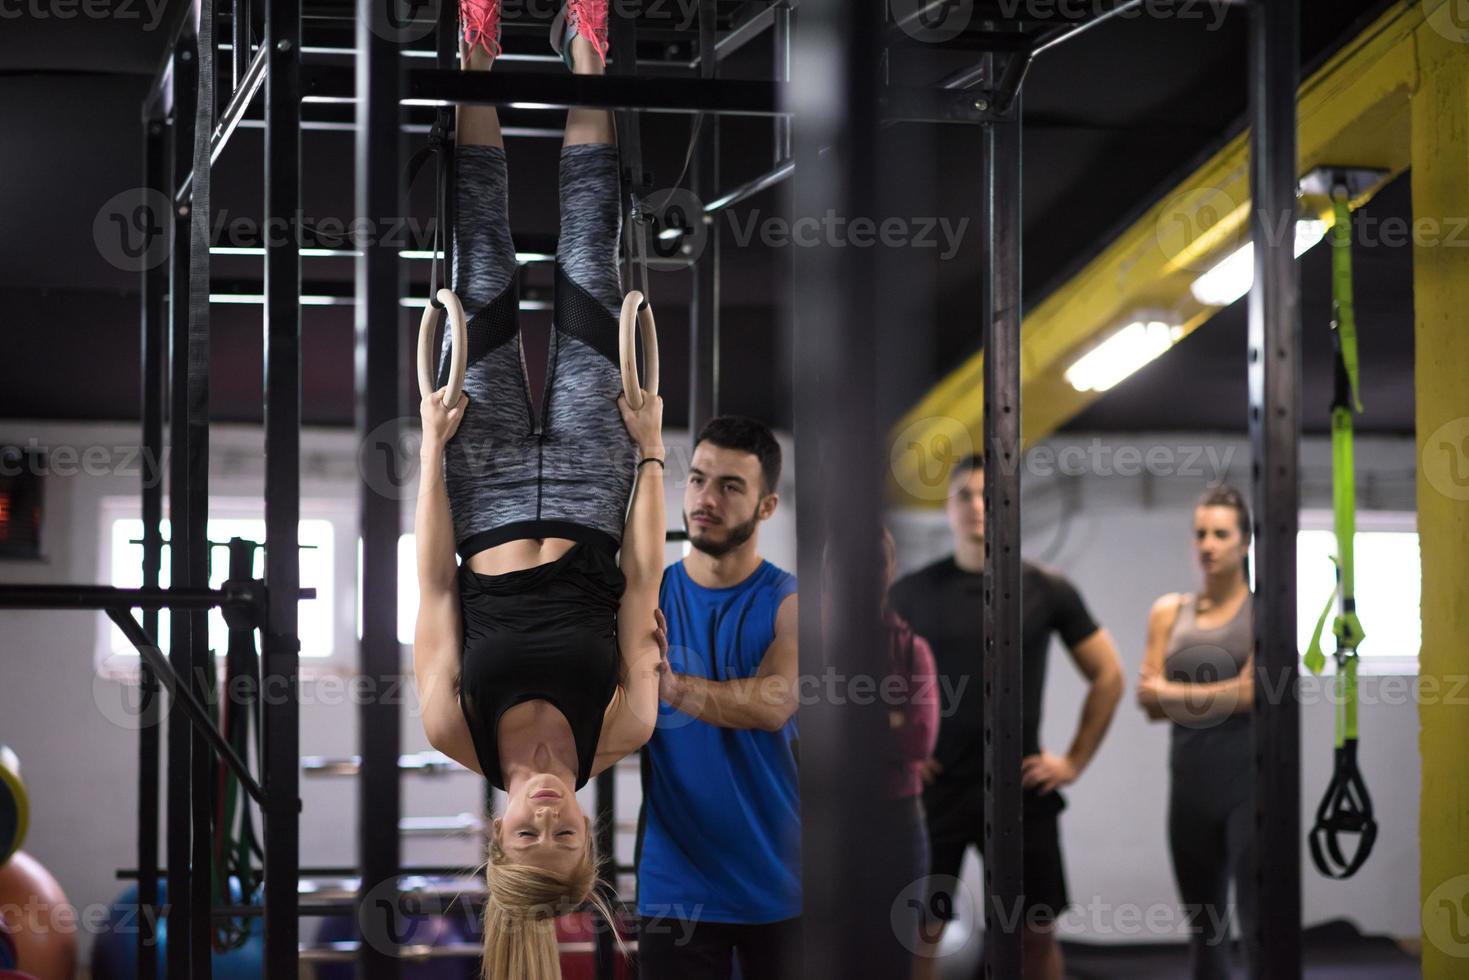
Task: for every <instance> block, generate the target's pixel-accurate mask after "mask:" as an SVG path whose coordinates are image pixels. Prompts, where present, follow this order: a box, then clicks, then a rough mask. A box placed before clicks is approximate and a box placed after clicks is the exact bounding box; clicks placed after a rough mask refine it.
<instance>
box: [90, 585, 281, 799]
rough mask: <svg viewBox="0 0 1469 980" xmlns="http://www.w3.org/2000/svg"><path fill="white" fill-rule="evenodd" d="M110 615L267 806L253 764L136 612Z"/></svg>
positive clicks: (197, 727) (192, 720)
mask: <svg viewBox="0 0 1469 980" xmlns="http://www.w3.org/2000/svg"><path fill="white" fill-rule="evenodd" d="M107 615H108V617H109V618H110V619H111V620H112V621H113V622H114V623H116V624H117V628H118V629H120V630H122V632H123V634H124V635H125V636H127V638H128V642H130V643H131V644H132V645H133V646H134V647H136V648H137V650H138V655H139V656H140V657H142V658H143V659H144V660H146V661H147V662H148V666H149V667H150V668H152V670H153V673H154V674H156V675H157V676H158V679H159V681H160V682H162V684H163V688H164V690H166V691H167V692H168V696H169V697H170V698H172V699H173V702H174V704H177V705H178V706H179V707H180V708H182V709H183V711H184V714H185V715H187V716H188V719H189V722H190V724H192V725H193V726H194V730H195V731H196V732H198V733H199V734H201V735H203V736H204V739H205V741H207V742H208V743H209V745H210V747H211V748H213V749H214V752H215V754H216V755H218V756H219V757H220V758H221V759H223V760H224V763H225V765H227V766H229V767H230V769H232V770H234V773H235V776H236V778H238V779H239V780H240V785H241V786H243V787H245V792H247V793H249V794H250V798H251V799H252V800H254V801H255V802H256V803H258V804H260V805H261V806H264V805H265V790H263V789H261V787H260V784H259V783H257V782H256V781H255V777H254V776H252V775H250V767H249V766H247V765H245V760H243V759H241V758H240V757H239V755H237V754H236V753H235V750H234V747H233V746H231V745H230V743H229V742H227V741H225V738H224V736H223V735H221V734H220V733H219V729H218V728H216V727H215V725H214V719H213V718H211V717H210V716H209V712H208V711H207V710H206V709H205V707H204V706H203V705H202V704H200V703H199V701H198V699H196V698H195V697H194V693H193V692H192V691H190V690H189V688H188V687H187V686H185V685H183V684H181V683H179V678H178V675H177V674H176V673H174V670H173V665H172V664H170V663H169V662H168V658H166V657H164V655H163V651H161V650H159V649H158V644H156V643H154V642H153V637H151V636H149V635H148V632H147V630H145V629H143V627H142V626H141V625H139V623H138V621H137V620H136V619H134V618H133V616H132V613H130V612H128V610H127V609H118V608H112V609H108V610H107Z"/></svg>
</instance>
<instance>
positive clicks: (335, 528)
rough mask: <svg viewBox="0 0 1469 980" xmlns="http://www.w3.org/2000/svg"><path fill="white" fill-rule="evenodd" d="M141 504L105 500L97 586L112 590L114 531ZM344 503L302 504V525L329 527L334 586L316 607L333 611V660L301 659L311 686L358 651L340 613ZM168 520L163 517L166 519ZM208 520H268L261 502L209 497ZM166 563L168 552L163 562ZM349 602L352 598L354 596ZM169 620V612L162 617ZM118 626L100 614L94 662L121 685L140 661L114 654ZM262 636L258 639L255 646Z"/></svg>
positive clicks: (101, 506) (101, 508) (101, 512)
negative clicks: (327, 606) (351, 642)
mask: <svg viewBox="0 0 1469 980" xmlns="http://www.w3.org/2000/svg"><path fill="white" fill-rule="evenodd" d="M140 511H141V502H140V501H139V499H138V498H137V497H136V496H127V497H121V496H118V497H104V498H102V500H101V501H100V502H99V506H98V515H99V525H100V526H99V536H100V539H101V540H100V542H99V548H98V580H99V581H101V582H103V583H104V584H111V576H112V571H113V568H112V565H113V536H114V526H115V525H116V523H117V522H118V521H120V520H134V521H136V520H139V519H140V517H141V513H140ZM340 511H341V502H340V501H333V500H329V499H308V498H303V499H302V501H301V520H303V521H320V522H322V523H325V524H327V525H329V526H330V527H331V534H332V555H331V575H330V584H329V586H328V587H326V588H322V589H320V590H319V593H318V597H317V599H316V600H312V601H316V602H322V603H324V604H327V605H329V606H330V607H331V608H330V610H329V611H328V612H327V615H328V616H329V617H330V636H331V644H332V649H331V652H330V653H329V654H326V655H320V656H310V655H306V654H305V653H304V651H303V656H302V658H301V680H302V681H310V680H312V679H314V678H315V677H316V676H318V675H320V674H323V673H341V668H342V665H343V663H344V662H345V661H346V660H347V659H348V658H349V657H350V656H351V654H352V653H353V652H354V651H355V646H354V645H351V644H348V643H346V642H345V641H346V640H347V637H346V636H345V635H344V631H343V629H342V622H341V615H340V610H341V607H342V599H343V585H344V583H343V582H342V561H341V551H342V541H343V533H342V532H343V527H342V523H341V521H340V520H339V519H338V518H339V517H340ZM166 516H167V515H166V514H165V517H166ZM209 516H210V518H211V519H213V520H221V519H222V520H249V521H259V520H262V519H263V517H264V505H263V502H262V501H261V499H260V498H258V497H211V498H210V500H209ZM348 540H350V539H348ZM214 557H215V560H216V561H218V560H221V559H222V558H223V556H222V555H220V554H216V555H215V556H214ZM164 560H165V562H166V561H167V552H165V557H164ZM347 598H349V599H350V598H351V597H350V595H349V596H348V597H347ZM164 614H165V615H166V611H165V612H164ZM115 633H116V626H115V625H114V624H113V623H112V621H111V620H110V619H108V617H107V615H106V614H105V613H98V614H97V639H96V645H95V650H94V662H95V663H96V665H97V672H98V674H99V675H101V676H104V677H108V678H112V679H116V680H120V681H130V680H131V681H136V679H137V675H138V668H139V663H140V661H139V658H138V657H137V656H136V655H128V654H123V655H118V654H117V653H116V651H115V650H114V649H113V639H114V636H115ZM258 642H259V640H258V633H257V643H258ZM224 657H225V651H224V650H220V651H219V652H218V653H217V654H216V656H215V660H216V662H217V663H222V662H223V660H224Z"/></svg>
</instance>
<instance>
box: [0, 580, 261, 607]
mask: <svg viewBox="0 0 1469 980" xmlns="http://www.w3.org/2000/svg"><path fill="white" fill-rule="evenodd" d="M252 598H253V597H252V596H251V594H250V593H247V592H233V591H230V590H227V589H182V588H180V589H114V588H112V587H111V586H106V585H6V586H0V609H213V608H214V607H215V606H224V605H228V604H230V603H238V604H248V603H249V602H250V601H251V600H252Z"/></svg>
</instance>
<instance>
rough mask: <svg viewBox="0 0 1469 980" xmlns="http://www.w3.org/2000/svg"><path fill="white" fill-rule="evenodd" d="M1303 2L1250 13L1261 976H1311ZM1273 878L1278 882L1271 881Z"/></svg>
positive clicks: (1255, 972)
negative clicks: (1300, 627)
mask: <svg viewBox="0 0 1469 980" xmlns="http://www.w3.org/2000/svg"><path fill="white" fill-rule="evenodd" d="M1298 44H1299V10H1298V7H1297V0H1269V2H1264V0H1257V2H1256V3H1254V4H1253V5H1252V7H1251V13H1250V113H1251V116H1252V120H1251V126H1250V143H1251V146H1250V195H1251V199H1252V200H1253V202H1254V207H1253V208H1252V210H1251V212H1250V234H1251V236H1252V238H1253V240H1254V243H1255V284H1254V288H1253V289H1251V291H1250V327H1249V350H1250V353H1249V361H1250V363H1249V377H1250V446H1251V452H1252V454H1253V456H1254V467H1253V484H1254V502H1255V556H1256V558H1257V559H1258V567H1259V571H1258V572H1257V578H1256V583H1257V584H1256V589H1257V591H1258V593H1259V597H1260V602H1259V603H1258V605H1257V607H1256V615H1255V651H1256V656H1255V691H1256V698H1255V717H1254V744H1255V845H1256V846H1255V850H1254V861H1253V864H1254V867H1253V869H1252V872H1253V874H1254V877H1255V886H1256V889H1257V894H1258V895H1259V902H1258V906H1257V908H1258V913H1257V914H1258V924H1257V925H1256V927H1255V929H1254V930H1253V932H1254V934H1253V935H1251V936H1249V937H1248V941H1249V945H1250V949H1251V952H1252V954H1253V955H1252V956H1251V961H1252V962H1251V975H1252V976H1253V977H1256V978H1264V980H1299V977H1300V976H1301V825H1300V824H1301V801H1300V796H1301V789H1300V775H1301V755H1300V753H1301V745H1300V741H1301V733H1300V704H1299V702H1298V700H1297V690H1296V683H1297V679H1298V675H1297V668H1296V656H1297V654H1296V531H1297V528H1298V526H1299V523H1300V520H1299V511H1300V491H1299V489H1298V482H1297V479H1298V478H1297V468H1298V464H1299V459H1300V428H1299V416H1300V411H1299V406H1300V395H1299V392H1300V374H1301V364H1300V345H1301V324H1300V309H1299V306H1298V301H1299V300H1298V297H1299V288H1300V284H1299V280H1298V278H1297V272H1296V264H1295V259H1294V246H1295V219H1296V177H1297V162H1296V87H1297V84H1298V81H1299V60H1298V59H1299V48H1298ZM1267 876H1268V877H1267Z"/></svg>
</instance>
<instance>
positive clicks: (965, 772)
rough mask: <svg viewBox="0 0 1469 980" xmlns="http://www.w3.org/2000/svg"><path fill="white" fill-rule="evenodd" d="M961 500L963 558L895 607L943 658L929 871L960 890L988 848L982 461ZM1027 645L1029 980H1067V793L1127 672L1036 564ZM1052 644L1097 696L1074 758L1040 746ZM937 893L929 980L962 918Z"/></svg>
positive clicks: (966, 472) (1066, 592)
mask: <svg viewBox="0 0 1469 980" xmlns="http://www.w3.org/2000/svg"><path fill="white" fill-rule="evenodd" d="M949 491H950V492H949V499H948V504H947V512H948V518H949V528H950V530H951V531H952V532H953V537H954V554H952V555H950V556H949V557H947V558H944V559H942V560H940V561H937V562H935V563H933V564H932V565H929V566H927V567H926V568H923V569H920V570H919V571H916V572H914V573H913V574H911V575H908V576H906V577H904V578H902V579H900V580H899V581H898V582H897V583H895V584H894V585H893V588H892V592H891V594H890V598H889V601H890V603H891V605H892V607H893V609H894V610H896V611H897V612H898V613H899V614H900V615H901V616H903V618H905V619H906V620H908V622H909V623H910V624H911V625H912V627H913V631H914V632H915V633H917V634H919V635H920V636H923V637H925V638H926V639H927V640H928V642H929V645H930V646H931V647H932V649H933V656H934V663H935V665H936V667H937V671H938V677H939V681H940V690H941V691H942V697H943V700H942V702H941V703H940V717H939V734H938V744H937V746H936V747H935V748H934V753H933V758H931V759H929V760H928V761H927V763H925V765H924V772H923V776H924V782H925V784H926V785H925V790H924V796H923V801H924V806H925V808H926V810H927V814H928V834H929V841H930V845H929V846H930V857H931V861H930V869H929V871H930V874H931V875H932V876H934V878H935V879H939V878H941V877H942V876H953V877H955V878H957V877H958V876H959V870H960V867H961V865H962V864H963V861H964V852H965V851H966V850H967V849H968V847H969V845H970V844H973V845H974V846H975V848H976V849H978V850H982V848H983V846H984V741H983V738H984V688H983V682H984V670H983V666H982V664H981V657H980V651H981V650H982V644H983V628H984V623H983V617H984V574H983V568H984V464H983V459H982V458H981V457H978V456H971V457H969V458H967V459H965V460H963V461H961V462H960V463H959V464H958V465H956V466H955V467H954V471H953V473H952V474H951V475H950V478H949ZM1021 633H1022V635H1021V657H1022V662H1023V666H1022V671H1023V678H1022V694H1023V695H1024V704H1023V706H1022V711H1021V720H1022V738H1023V752H1024V761H1023V763H1022V765H1021V781H1022V784H1023V785H1024V787H1025V811H1024V815H1023V819H1024V855H1023V863H1024V917H1023V919H1022V920H1021V921H1022V922H1023V924H1024V936H1023V941H1024V954H1025V960H1024V962H1025V978H1026V980H1036V978H1039V980H1061V977H1062V974H1063V972H1064V971H1063V965H1062V961H1061V949H1060V946H1059V945H1058V944H1057V942H1056V939H1055V935H1054V926H1055V919H1056V917H1057V916H1059V915H1060V914H1061V912H1062V911H1063V910H1064V909H1065V908H1066V905H1067V904H1068V899H1067V893H1066V872H1065V867H1064V865H1063V864H1062V859H1061V837H1060V828H1059V824H1058V819H1057V817H1058V814H1060V812H1061V810H1062V809H1063V808H1064V807H1065V805H1066V804H1065V801H1064V800H1063V799H1062V797H1061V794H1060V793H1059V792H1057V791H1058V790H1059V789H1060V788H1061V787H1063V786H1066V785H1068V784H1070V783H1072V782H1074V781H1075V780H1076V778H1077V777H1078V776H1079V775H1080V774H1081V771H1082V770H1083V769H1085V768H1086V766H1087V763H1089V762H1090V761H1091V759H1092V756H1093V755H1095V754H1096V751H1097V746H1098V745H1099V744H1100V743H1101V741H1102V736H1103V734H1105V733H1106V731H1107V726H1108V724H1110V722H1111V720H1112V712H1113V710H1114V709H1115V708H1116V707H1117V702H1118V701H1119V700H1120V699H1121V697H1122V686H1123V680H1122V664H1121V661H1120V660H1119V659H1118V656H1117V649H1116V647H1115V646H1114V645H1113V643H1112V638H1111V636H1109V635H1108V633H1107V631H1106V630H1104V629H1101V628H1100V627H1099V626H1098V625H1097V624H1096V622H1095V621H1094V620H1093V619H1092V617H1091V614H1090V613H1088V612H1087V609H1086V605H1085V604H1084V603H1083V602H1082V600H1081V596H1080V595H1079V594H1078V593H1077V591H1076V589H1075V588H1074V587H1073V586H1072V585H1071V583H1070V582H1068V581H1066V579H1064V578H1062V577H1061V576H1060V575H1058V574H1056V573H1054V572H1051V571H1047V570H1046V569H1043V568H1041V567H1040V566H1038V565H1034V564H1032V563H1030V562H1024V563H1023V565H1022V570H1021ZM1052 633H1057V634H1059V635H1060V637H1061V640H1062V642H1063V643H1065V644H1066V647H1067V649H1068V650H1069V651H1070V653H1071V657H1072V659H1073V660H1074V661H1075V663H1076V667H1077V669H1078V670H1079V671H1080V672H1081V674H1082V675H1083V676H1085V677H1086V679H1087V681H1088V682H1089V684H1090V690H1089V691H1088V694H1087V698H1086V703H1085V705H1084V707H1083V709H1082V714H1081V722H1080V725H1079V726H1078V728H1077V732H1076V737H1075V738H1074V739H1073V740H1072V742H1071V745H1070V747H1069V749H1068V750H1067V752H1066V754H1065V755H1064V756H1058V755H1053V754H1051V753H1049V752H1047V751H1045V750H1044V749H1043V748H1042V747H1041V744H1040V721H1041V697H1042V693H1043V691H1044V688H1045V680H1046V650H1047V647H1048V646H1049V644H1050V639H1051V634H1052ZM935 885H936V886H938V887H936V888H935V889H934V891H933V893H932V894H931V895H930V900H929V903H928V905H929V910H930V913H931V915H932V916H933V917H934V918H935V919H936V920H937V921H936V922H934V923H933V927H932V928H930V929H927V930H925V932H926V933H927V936H926V937H925V938H926V939H928V940H931V947H930V948H929V949H927V950H922V951H920V955H919V957H918V961H917V964H918V965H917V969H916V971H915V974H914V976H915V978H918V980H923V978H925V977H928V976H933V975H935V972H934V971H935V965H936V962H937V961H936V960H935V959H933V958H932V953H933V951H934V950H936V948H937V946H938V937H939V935H940V934H941V933H942V930H943V922H944V920H946V919H949V918H952V917H953V914H954V913H953V909H954V902H953V896H952V895H946V894H943V893H942V882H941V881H936V882H935ZM1004 911H1005V912H1006V914H1013V913H1011V912H1009V910H1004ZM925 953H927V954H928V955H924V954H925Z"/></svg>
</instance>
